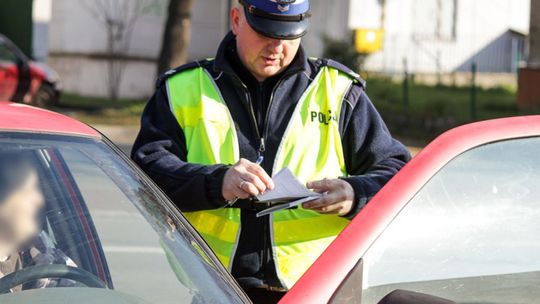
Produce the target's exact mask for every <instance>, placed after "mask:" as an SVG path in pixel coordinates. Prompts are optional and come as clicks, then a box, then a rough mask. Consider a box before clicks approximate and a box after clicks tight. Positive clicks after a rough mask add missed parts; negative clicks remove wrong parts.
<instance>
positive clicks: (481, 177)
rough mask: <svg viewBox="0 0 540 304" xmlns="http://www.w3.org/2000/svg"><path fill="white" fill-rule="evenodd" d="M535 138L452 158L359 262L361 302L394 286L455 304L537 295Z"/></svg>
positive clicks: (527, 299) (539, 224)
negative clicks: (361, 289) (444, 299)
mask: <svg viewBox="0 0 540 304" xmlns="http://www.w3.org/2000/svg"><path fill="white" fill-rule="evenodd" d="M539 155H540V138H524V139H514V140H507V141H501V142H496V143H491V144H488V145H484V146H481V147H477V148H475V149H472V150H470V151H468V152H465V153H463V154H462V155H460V156H458V157H456V158H455V159H454V160H452V161H451V162H450V163H448V164H447V165H446V166H445V167H444V168H442V169H441V170H440V171H439V172H438V173H437V174H435V176H433V178H432V179H431V180H430V181H429V182H428V183H427V184H426V185H425V186H424V187H423V188H422V189H421V190H420V191H419V192H418V193H417V194H416V196H415V197H414V198H413V199H412V200H411V201H410V202H409V203H408V204H407V206H406V207H405V208H404V209H403V210H402V211H401V212H400V213H399V214H398V216H397V217H396V218H395V219H394V220H393V222H392V223H391V224H390V225H389V227H388V228H387V229H386V230H385V231H384V232H383V233H382V235H381V236H380V237H379V238H378V239H377V240H376V241H375V243H374V244H373V245H372V246H371V248H370V249H369V250H368V251H367V253H366V254H365V255H364V257H363V270H362V271H363V280H362V285H363V286H362V287H363V292H362V303H363V304H364V303H366V304H369V303H377V302H378V301H379V300H380V299H381V298H383V297H384V296H385V295H386V294H388V293H390V292H391V291H393V290H396V289H405V290H412V291H416V292H422V293H427V294H430V295H435V296H439V297H443V298H446V299H450V300H454V301H456V302H458V303H533V302H536V301H537V299H538V298H539V297H540V289H539V288H538V286H540V259H538V257H539V256H540V159H539Z"/></svg>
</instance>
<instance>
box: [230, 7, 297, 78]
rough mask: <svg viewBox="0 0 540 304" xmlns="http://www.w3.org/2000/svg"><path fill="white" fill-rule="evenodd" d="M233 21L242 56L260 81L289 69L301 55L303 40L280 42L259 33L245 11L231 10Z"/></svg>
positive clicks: (239, 53)
mask: <svg viewBox="0 0 540 304" xmlns="http://www.w3.org/2000/svg"><path fill="white" fill-rule="evenodd" d="M231 22H232V31H233V33H234V34H235V35H236V48H237V50H238V56H239V57H240V60H241V61H242V63H243V64H244V66H245V67H246V68H247V69H248V70H249V71H250V72H251V74H253V76H255V78H256V79H257V80H258V81H263V80H265V79H266V78H268V77H271V76H274V75H276V74H279V73H280V72H282V71H283V70H285V69H286V68H287V67H288V66H289V65H290V64H291V62H292V61H293V59H294V57H295V56H296V53H297V52H298V48H299V47H300V38H298V39H295V40H278V39H273V38H268V37H266V36H263V35H261V34H259V33H257V32H256V31H255V30H253V29H252V28H251V26H250V25H249V23H248V22H247V20H246V18H245V16H244V10H243V9H241V8H236V7H235V8H233V9H232V10H231Z"/></svg>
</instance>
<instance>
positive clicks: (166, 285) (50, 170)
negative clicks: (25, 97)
mask: <svg viewBox="0 0 540 304" xmlns="http://www.w3.org/2000/svg"><path fill="white" fill-rule="evenodd" d="M208 252H209V250H208V247H207V246H206V244H205V243H204V242H202V241H201V238H200V237H199V236H198V235H197V234H196V233H194V232H193V230H192V228H191V226H189V224H187V222H186V221H185V220H184V219H183V217H182V216H181V215H180V214H179V212H178V211H177V210H176V209H175V208H174V207H173V206H172V205H171V204H170V203H169V202H168V200H167V199H166V198H165V197H164V196H163V194H161V192H159V190H157V188H156V187H155V186H154V185H153V184H152V183H149V182H148V180H147V178H145V177H143V176H142V175H140V174H139V172H138V171H137V169H135V168H134V167H133V166H132V165H130V164H129V162H128V161H127V160H126V158H125V157H124V156H122V155H121V154H120V153H117V152H116V151H115V150H114V149H113V148H111V147H110V146H109V145H108V144H106V143H104V142H102V141H98V140H94V139H89V138H79V137H72V136H53V135H43V134H34V135H30V134H22V133H21V134H17V133H4V134H1V133H0V292H1V293H4V295H1V296H0V302H2V303H4V302H17V303H22V302H25V303H26V302H31V301H32V302H33V301H35V300H36V299H37V302H38V303H39V302H40V301H41V302H47V301H51V300H53V299H57V298H62V295H63V296H69V295H70V294H72V295H74V293H73V291H74V290H78V291H79V292H78V293H77V295H78V296H77V298H78V299H81V300H80V301H79V302H81V303H86V302H85V300H84V296H83V295H87V297H91V298H92V300H93V301H96V300H99V299H100V297H102V298H103V299H102V300H100V301H97V302H99V303H113V302H114V303H173V302H174V303H223V302H227V303H241V302H243V301H244V300H245V299H244V298H243V297H244V296H243V294H242V293H241V292H240V291H239V289H238V286H237V285H236V284H235V283H234V282H233V281H232V280H231V277H230V276H229V275H228V274H227V273H226V271H225V269H224V268H223V267H222V266H221V265H219V264H218V263H219V262H217V260H216V258H215V257H214V256H213V254H211V253H208ZM53 287H56V288H53ZM25 297H26V298H25ZM55 297H56V298H55ZM47 303H48V302H47ZM92 303H94V302H92Z"/></svg>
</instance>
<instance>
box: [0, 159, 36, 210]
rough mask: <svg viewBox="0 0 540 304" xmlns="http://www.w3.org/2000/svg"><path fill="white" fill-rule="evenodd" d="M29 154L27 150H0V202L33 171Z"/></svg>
mask: <svg viewBox="0 0 540 304" xmlns="http://www.w3.org/2000/svg"><path fill="white" fill-rule="evenodd" d="M30 156H31V154H30V153H28V152H22V153H21V152H20V151H17V152H14V151H0V204H2V203H3V202H4V201H5V200H6V199H7V197H9V195H10V194H11V193H13V192H14V191H15V190H17V189H18V188H19V187H21V186H22V185H23V184H24V182H25V181H26V179H27V178H28V177H29V176H30V174H31V173H32V172H34V171H35V168H34V166H33V164H32V161H31V160H30Z"/></svg>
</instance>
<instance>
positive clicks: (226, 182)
mask: <svg viewBox="0 0 540 304" xmlns="http://www.w3.org/2000/svg"><path fill="white" fill-rule="evenodd" d="M266 189H274V182H273V181H272V179H271V178H270V176H268V174H266V172H265V171H264V169H263V168H262V167H261V166H259V165H257V164H256V163H252V162H250V161H249V160H247V159H243V158H242V159H240V160H239V161H238V162H237V163H236V164H235V165H234V166H232V167H231V168H229V170H227V172H226V173H225V177H224V178H223V187H222V189H221V194H222V195H223V198H225V200H227V201H230V200H233V199H236V198H241V199H245V198H249V197H252V196H257V195H259V194H261V193H263V192H264V191H266Z"/></svg>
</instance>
